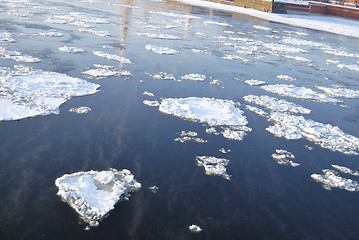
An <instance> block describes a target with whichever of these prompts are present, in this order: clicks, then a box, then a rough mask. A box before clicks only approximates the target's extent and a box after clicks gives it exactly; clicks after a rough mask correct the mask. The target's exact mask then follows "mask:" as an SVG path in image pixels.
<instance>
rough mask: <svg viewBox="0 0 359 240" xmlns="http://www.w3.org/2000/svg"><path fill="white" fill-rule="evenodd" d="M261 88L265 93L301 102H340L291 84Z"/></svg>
mask: <svg viewBox="0 0 359 240" xmlns="http://www.w3.org/2000/svg"><path fill="white" fill-rule="evenodd" d="M261 88H262V89H263V90H265V91H267V92H272V93H275V94H279V95H282V96H287V97H293V98H300V99H303V100H310V101H315V102H322V103H340V102H342V101H340V100H338V99H335V98H332V97H329V96H327V95H325V94H321V93H318V92H315V91H313V90H311V89H310V88H305V87H297V86H294V85H292V84H289V85H288V84H274V85H266V86H261Z"/></svg>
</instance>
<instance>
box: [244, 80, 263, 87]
mask: <svg viewBox="0 0 359 240" xmlns="http://www.w3.org/2000/svg"><path fill="white" fill-rule="evenodd" d="M244 82H245V83H247V84H248V85H250V86H259V85H264V84H266V82H265V81H260V80H255V79H249V80H245V81H244Z"/></svg>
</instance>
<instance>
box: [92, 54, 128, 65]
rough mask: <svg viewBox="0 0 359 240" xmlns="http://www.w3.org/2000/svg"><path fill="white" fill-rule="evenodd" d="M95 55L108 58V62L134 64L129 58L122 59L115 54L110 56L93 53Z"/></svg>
mask: <svg viewBox="0 0 359 240" xmlns="http://www.w3.org/2000/svg"><path fill="white" fill-rule="evenodd" d="M93 54H94V55H95V56H97V57H102V58H107V59H108V60H115V61H118V62H120V63H127V64H132V61H131V60H130V59H128V58H124V57H120V56H118V55H115V54H109V53H106V52H103V51H93Z"/></svg>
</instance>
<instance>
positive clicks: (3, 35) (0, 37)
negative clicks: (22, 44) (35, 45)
mask: <svg viewBox="0 0 359 240" xmlns="http://www.w3.org/2000/svg"><path fill="white" fill-rule="evenodd" d="M0 42H10V43H13V42H15V39H13V38H12V36H11V33H9V32H0Z"/></svg>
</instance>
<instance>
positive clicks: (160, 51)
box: [145, 44, 178, 55]
mask: <svg viewBox="0 0 359 240" xmlns="http://www.w3.org/2000/svg"><path fill="white" fill-rule="evenodd" d="M145 48H146V50H148V51H152V52H155V53H158V54H165V55H173V54H175V53H177V52H178V51H177V50H176V49H173V48H168V47H160V46H154V45H151V44H147V45H146V46H145Z"/></svg>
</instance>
